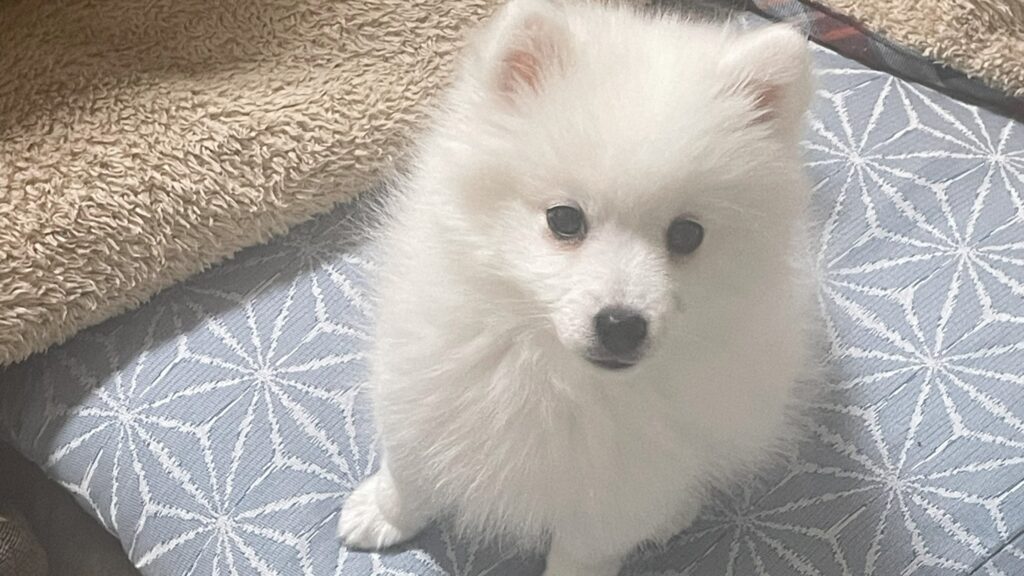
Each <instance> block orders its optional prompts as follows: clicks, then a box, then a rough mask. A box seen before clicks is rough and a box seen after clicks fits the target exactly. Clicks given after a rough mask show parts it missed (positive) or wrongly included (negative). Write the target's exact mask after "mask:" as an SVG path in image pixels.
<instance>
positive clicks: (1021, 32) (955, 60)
mask: <svg viewBox="0 0 1024 576" xmlns="http://www.w3.org/2000/svg"><path fill="white" fill-rule="evenodd" d="M819 3H820V4H823V5H825V6H827V7H829V8H830V9H832V10H835V11H837V12H841V13H844V14H849V15H850V16H852V17H854V18H856V19H857V20H860V21H861V22H863V23H864V24H865V25H866V26H868V27H869V28H871V29H873V30H874V31H876V32H879V33H881V34H884V35H886V36H888V37H889V38H891V39H892V40H893V41H895V42H896V43H898V44H903V45H905V46H909V47H911V48H914V49H915V50H918V51H920V52H922V53H923V54H925V55H926V56H929V57H931V58H935V59H936V60H939V61H941V62H944V63H946V64H949V65H950V66H952V67H954V68H957V69H959V70H963V71H964V72H967V73H968V74H971V75H973V76H977V77H979V78H981V79H982V80H984V81H985V82H986V83H987V84H989V85H990V86H992V87H994V88H998V89H1001V90H1004V91H1006V92H1007V93H1009V94H1011V95H1013V96H1019V97H1024V0H819Z"/></svg>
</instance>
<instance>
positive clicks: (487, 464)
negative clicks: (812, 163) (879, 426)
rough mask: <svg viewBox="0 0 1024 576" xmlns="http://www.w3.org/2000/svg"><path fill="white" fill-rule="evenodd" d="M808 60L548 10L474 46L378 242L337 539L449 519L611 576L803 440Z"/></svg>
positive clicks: (740, 41) (353, 540)
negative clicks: (362, 470)
mask: <svg viewBox="0 0 1024 576" xmlns="http://www.w3.org/2000/svg"><path fill="white" fill-rule="evenodd" d="M809 60H810V59H809V51H808V47H807V44H806V41H805V39H804V37H803V36H801V34H800V33H798V32H796V31H794V30H791V29H789V28H787V27H784V26H781V25H777V26H770V27H767V28H763V29H759V30H756V31H749V32H743V31H740V30H736V29H732V28H727V27H726V26H724V25H717V24H701V23H696V22H689V21H686V20H683V19H681V18H680V17H678V16H672V15H666V14H646V13H640V12H638V11H636V10H634V9H630V8H627V7H616V6H609V5H604V4H600V5H597V4H560V3H556V2H554V1H553V0H512V2H511V3H510V4H509V5H507V6H506V7H505V8H503V9H502V11H501V12H500V13H499V14H498V15H497V16H496V17H495V18H494V19H493V20H492V22H491V23H490V24H489V25H488V26H487V27H485V28H484V29H483V30H482V31H481V33H480V35H479V36H478V37H477V38H474V39H473V40H472V42H471V45H470V47H469V49H468V52H467V56H466V58H465V60H464V62H463V66H462V68H461V70H460V72H459V74H458V75H457V77H456V79H455V81H454V85H453V87H452V90H451V92H450V94H449V95H448V99H447V100H446V103H445V106H444V107H443V111H442V112H441V113H440V114H439V115H438V117H437V118H436V121H435V123H434V125H433V128H432V130H431V131H430V132H429V133H428V134H427V135H426V137H425V138H424V139H423V141H422V142H421V143H420V144H421V146H420V147H419V149H418V156H417V162H416V163H415V166H414V168H413V169H412V170H411V173H410V175H409V176H408V178H407V179H406V180H405V181H404V182H403V183H402V185H401V186H400V187H401V188H402V192H401V193H400V194H399V197H398V198H397V200H396V201H395V205H394V206H393V207H392V209H391V214H390V216H389V218H388V221H387V223H386V239H385V241H384V242H385V248H384V253H383V256H382V260H381V270H380V278H379V305H378V308H377V309H378V325H377V330H376V345H375V351H374V352H373V354H372V359H371V364H372V386H373V400H374V404H375V414H376V423H377V426H378V430H379V432H380V442H381V445H382V450H383V452H382V453H383V459H382V462H381V467H380V471H379V472H377V473H376V474H375V475H373V476H372V477H370V478H369V479H367V480H365V481H364V482H363V483H362V484H361V485H360V486H359V487H358V488H357V489H356V490H355V492H353V493H352V495H351V496H350V497H349V498H348V500H347V502H346V503H345V505H344V507H343V509H342V512H341V515H340V520H339V525H338V532H339V535H340V537H341V539H342V540H343V541H344V543H345V544H346V545H348V546H351V547H357V548H369V549H377V548H382V547H387V546H390V545H392V544H395V543H398V542H401V541H403V540H405V539H407V538H410V537H412V536H414V535H415V534H416V533H417V532H418V531H419V530H421V529H422V528H423V527H424V526H425V525H426V524H428V523H429V522H430V521H431V520H433V519H439V518H447V519H449V520H450V521H452V522H453V523H454V525H455V526H456V527H458V529H459V530H461V531H463V532H465V533H469V534H474V535H477V536H481V535H482V536H485V537H494V536H498V535H506V536H511V537H513V538H514V539H515V540H516V541H517V542H520V543H522V544H525V545H527V546H533V547H538V548H539V547H543V546H546V545H548V543H550V551H549V553H548V556H547V569H546V574H547V575H549V576H609V575H614V574H616V573H618V570H619V568H620V565H621V563H622V559H623V558H624V557H625V556H626V555H627V554H628V553H629V552H630V551H631V550H632V549H633V548H634V547H636V546H637V545H638V544H639V543H642V542H645V541H650V540H655V541H656V540H663V539H665V538H667V537H669V536H671V535H672V534H674V533H676V532H678V531H679V530H681V529H683V528H685V527H686V526H687V525H688V524H689V523H690V522H691V521H692V520H693V518H694V517H695V515H696V513H697V511H698V509H699V507H700V505H701V501H702V497H703V495H704V494H705V492H706V491H707V489H708V487H709V486H714V485H716V484H718V483H722V482H728V481H730V480H731V479H734V478H736V476H737V474H738V473H740V472H744V471H747V470H750V469H751V468H753V467H754V466H756V465H758V464H760V463H762V462H764V461H765V460H766V459H767V458H769V457H771V456H772V455H773V454H777V453H778V451H779V449H780V447H782V446H785V445H786V444H787V443H789V442H790V441H791V440H792V438H793V435H794V434H793V433H794V431H795V427H794V425H793V420H794V419H793V413H794V408H796V407H797V406H798V405H799V404H800V403H801V401H800V399H801V393H799V390H801V389H802V386H801V382H802V381H804V379H803V376H804V375H805V374H806V373H807V369H808V367H809V366H812V365H813V364H814V362H813V357H814V356H815V354H812V353H811V350H812V346H811V341H812V340H813V338H812V337H811V334H812V330H810V328H811V327H812V324H814V322H813V321H812V319H813V318H814V317H815V314H814V311H815V309H816V306H814V305H813V300H814V299H813V292H814V287H813V282H812V276H813V274H812V273H811V267H810V266H809V265H807V259H806V258H805V254H806V252H807V246H806V240H805V234H804V230H805V224H806V221H807V217H806V215H805V211H806V209H807V204H808V200H809V196H810V192H809V187H808V185H807V183H806V182H805V180H804V177H803V176H802V173H801V162H800V160H799V151H798V137H799V134H800V131H801V116H802V115H803V113H804V109H805V107H806V106H807V104H808V100H809V98H810V94H811V73H810V64H809Z"/></svg>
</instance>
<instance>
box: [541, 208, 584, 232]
mask: <svg viewBox="0 0 1024 576" xmlns="http://www.w3.org/2000/svg"><path fill="white" fill-rule="evenodd" d="M548 228H550V229H551V231H552V232H554V233H555V236H557V237H559V238H561V239H563V240H577V239H579V238H582V237H583V235H584V234H586V233H587V223H586V220H585V219H584V218H583V210H580V207H579V206H577V205H576V204H559V205H558V206H552V207H551V208H548Z"/></svg>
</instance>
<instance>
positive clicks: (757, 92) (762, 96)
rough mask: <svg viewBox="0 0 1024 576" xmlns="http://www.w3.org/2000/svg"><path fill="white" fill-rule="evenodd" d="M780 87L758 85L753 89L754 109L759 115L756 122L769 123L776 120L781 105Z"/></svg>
mask: <svg viewBox="0 0 1024 576" xmlns="http://www.w3.org/2000/svg"><path fill="white" fill-rule="evenodd" d="M782 97H783V94H782V87H780V86H776V85H774V84H760V85H758V86H755V87H754V107H755V108H757V110H758V112H759V114H758V116H757V122H759V123H760V122H770V121H772V120H774V119H775V118H776V116H777V115H778V112H779V106H781V105H782Z"/></svg>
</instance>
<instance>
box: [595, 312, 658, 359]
mask: <svg viewBox="0 0 1024 576" xmlns="http://www.w3.org/2000/svg"><path fill="white" fill-rule="evenodd" d="M594 329H595V331H596V332H597V341H598V342H600V343H601V346H602V347H603V348H604V349H605V350H607V351H608V352H611V353H612V354H614V355H616V356H629V355H631V354H633V353H635V352H636V351H637V350H639V349H640V346H641V345H642V344H643V343H644V340H645V339H647V320H644V317H643V316H641V315H640V314H638V313H637V312H636V311H635V310H630V309H628V308H616V307H613V308H605V309H604V310H601V311H600V312H598V313H597V316H594Z"/></svg>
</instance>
